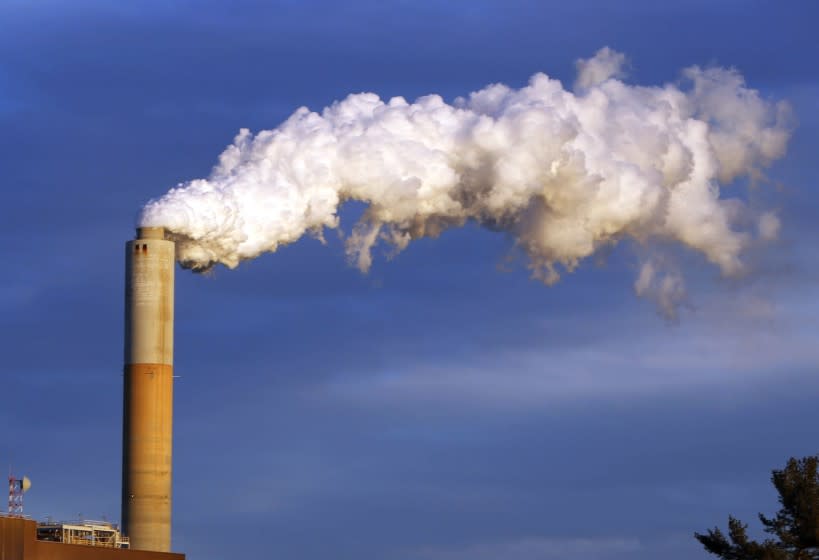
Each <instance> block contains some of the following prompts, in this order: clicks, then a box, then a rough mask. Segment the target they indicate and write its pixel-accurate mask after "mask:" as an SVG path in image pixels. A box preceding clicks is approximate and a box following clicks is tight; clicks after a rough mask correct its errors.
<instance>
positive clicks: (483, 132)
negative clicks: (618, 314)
mask: <svg viewBox="0 0 819 560" xmlns="http://www.w3.org/2000/svg"><path fill="white" fill-rule="evenodd" d="M624 63H625V57H624V56H623V55H622V54H620V53H617V52H615V51H612V50H610V49H608V48H604V49H602V50H600V51H599V52H598V53H597V54H596V55H595V56H594V57H593V58H591V59H588V60H580V61H578V62H577V70H578V77H577V80H576V83H575V87H574V91H568V90H566V89H564V88H563V86H562V85H561V83H560V82H559V81H557V80H554V79H552V78H549V77H548V76H546V75H545V74H535V75H534V76H532V78H531V80H530V81H529V85H528V86H526V87H524V88H522V89H517V90H516V89H511V88H509V87H507V86H504V85H501V84H495V85H490V86H488V87H486V88H484V89H482V90H480V91H477V92H475V93H472V94H470V95H469V97H467V98H458V99H456V100H455V102H454V103H453V104H451V105H450V104H447V103H445V102H444V100H443V99H442V98H441V97H439V96H438V95H428V96H425V97H421V98H420V99H418V100H416V101H415V102H414V103H408V102H407V101H406V100H404V99H403V98H401V97H394V98H392V99H390V100H389V101H387V102H384V101H382V100H381V99H379V97H378V96H377V95H374V94H372V93H360V94H356V95H350V96H349V97H347V98H346V99H345V100H344V101H341V102H337V103H334V104H333V105H331V106H330V107H327V108H326V109H324V110H323V111H322V112H321V114H319V113H315V112H311V111H309V110H308V109H307V108H300V109H298V110H297V111H296V112H295V113H294V114H293V115H292V116H291V117H290V118H289V119H287V121H285V122H284V123H283V124H281V125H280V126H279V127H277V128H275V129H273V130H265V131H262V132H259V133H258V134H256V135H255V136H253V135H252V134H251V133H250V132H249V131H248V130H246V129H243V130H241V131H240V132H239V134H238V135H237V136H236V138H235V140H234V143H233V145H231V146H229V147H228V148H227V149H226V150H225V151H224V152H223V153H222V155H221V156H220V158H219V163H218V165H216V167H215V168H214V169H213V171H212V173H211V175H210V177H209V178H208V179H196V180H193V181H190V182H188V183H184V184H181V185H179V186H178V187H176V188H174V189H172V190H171V191H169V192H168V193H167V194H165V195H164V196H162V197H161V198H159V199H156V200H153V201H151V202H149V203H148V204H147V205H146V206H145V208H144V209H143V212H142V215H141V216H140V219H139V222H140V225H143V226H164V227H166V228H167V229H169V230H170V231H171V232H173V235H174V236H175V239H176V240H177V242H178V258H179V260H180V262H181V263H182V264H183V265H184V266H186V267H190V268H193V269H196V270H201V269H207V268H209V267H211V266H213V265H214V264H216V263H222V264H224V265H226V266H228V267H230V268H233V267H235V266H236V265H238V264H239V262H241V261H242V260H245V259H251V258H254V257H257V256H259V255H260V254H262V253H265V252H268V251H275V250H276V249H277V248H278V247H279V246H281V245H284V244H287V243H292V242H294V241H296V240H297V239H299V238H300V237H301V236H303V235H304V234H305V233H312V234H314V235H317V236H321V232H322V231H323V229H324V228H336V227H338V225H339V218H338V210H339V207H340V205H341V204H342V203H343V202H344V201H346V200H358V201H363V202H365V203H366V204H367V205H368V207H367V210H366V212H365V213H364V215H363V217H362V218H361V220H360V222H359V223H358V224H357V225H356V226H355V227H354V228H353V231H352V232H351V234H350V235H348V236H347V239H346V248H347V252H348V255H349V256H350V258H351V260H352V261H353V262H354V263H355V264H356V265H357V266H358V267H359V268H360V269H361V270H363V271H366V270H367V269H368V268H369V267H370V265H371V253H372V248H373V246H374V245H375V244H376V243H378V242H379V241H383V242H386V243H388V244H391V245H393V246H394V247H395V249H396V250H402V249H404V248H405V247H406V246H407V245H408V244H409V243H410V241H412V240H413V239H417V238H419V237H423V236H436V235H438V234H439V233H441V232H442V231H443V230H445V229H447V228H450V227H457V226H461V225H463V224H464V223H465V222H467V221H469V220H473V221H474V222H477V223H479V224H481V225H483V226H485V227H487V228H490V229H492V230H499V231H504V232H507V233H508V234H510V235H511V236H512V237H513V238H514V240H515V242H516V244H517V245H518V246H519V247H520V248H521V249H522V250H523V251H524V252H525V253H526V254H527V255H528V257H529V266H530V267H531V269H532V271H533V274H534V276H536V277H537V278H539V279H542V280H543V281H545V282H549V283H551V282H554V281H555V280H557V278H558V275H559V272H558V271H559V268H560V267H562V268H564V269H566V270H572V269H573V268H574V267H575V266H577V264H578V262H579V261H580V260H581V259H583V258H585V257H588V256H589V255H591V254H593V253H594V252H595V251H596V250H597V249H599V248H601V247H604V246H607V245H611V244H613V243H616V242H617V241H619V240H621V239H625V238H631V239H634V240H637V241H638V242H640V243H646V242H649V241H651V240H662V241H676V242H679V243H681V244H682V245H684V246H687V247H689V248H691V249H694V250H696V251H699V252H701V253H702V254H703V255H704V256H705V257H706V258H707V259H708V260H709V261H711V262H712V263H714V264H715V265H716V266H718V267H719V268H720V270H721V271H722V272H723V273H724V274H726V275H733V274H737V273H739V272H740V271H741V270H742V268H743V265H742V261H741V255H742V252H743V250H744V249H745V248H746V247H747V246H748V245H749V244H750V243H751V242H752V241H753V239H754V237H757V238H760V239H769V238H771V237H773V236H775V235H776V232H777V230H778V227H779V222H778V220H777V218H776V216H775V215H774V214H772V213H763V214H757V215H753V214H752V213H751V211H750V209H748V208H747V207H746V206H745V205H744V204H743V203H742V202H741V201H739V200H738V199H731V198H729V199H724V198H720V185H726V184H728V183H730V182H731V181H733V180H734V179H735V178H737V177H740V176H749V177H751V178H752V179H753V178H756V177H758V176H759V174H760V169H761V168H762V167H764V166H766V165H768V164H770V163H771V162H772V161H773V160H774V159H776V158H778V157H780V156H782V155H783V154H784V152H785V148H786V144H787V140H788V136H789V130H788V127H787V123H786V121H787V118H786V117H787V107H786V106H785V105H784V104H783V103H779V104H772V103H769V102H766V101H765V100H763V99H761V98H760V96H759V94H758V93H757V92H756V91H754V90H751V89H748V88H746V87H745V83H744V81H743V79H742V77H741V76H740V75H739V74H738V73H737V72H735V71H733V70H726V69H722V68H709V69H702V68H699V67H692V68H688V69H687V70H685V71H684V72H683V80H682V83H683V85H682V86H680V87H678V86H676V85H665V86H662V87H642V86H633V85H628V84H626V83H624V82H623V81H621V76H622V72H621V70H622V66H623V64H624ZM752 220H756V222H755V223H754V222H753V221H752ZM635 289H636V290H637V291H638V292H639V293H644V294H652V293H653V294H655V296H656V297H657V298H658V299H660V300H661V301H662V299H663V298H671V300H670V301H671V303H669V305H672V306H673V301H674V300H676V299H679V297H680V294H681V293H683V292H684V290H683V287H682V284H681V280H680V279H679V278H676V277H673V278H672V277H667V276H666V277H664V276H663V274H662V273H661V271H660V270H659V269H658V267H656V266H654V265H653V264H652V263H647V264H646V265H645V266H644V267H643V269H642V270H641V272H640V275H639V278H638V279H637V282H636V284H635Z"/></svg>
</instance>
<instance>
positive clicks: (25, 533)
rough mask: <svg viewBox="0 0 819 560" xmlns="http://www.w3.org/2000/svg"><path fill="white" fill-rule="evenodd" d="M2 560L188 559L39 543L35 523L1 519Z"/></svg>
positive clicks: (164, 553) (0, 550)
mask: <svg viewBox="0 0 819 560" xmlns="http://www.w3.org/2000/svg"><path fill="white" fill-rule="evenodd" d="M0 560H185V555H184V554H175V553H172V552H151V551H147V550H128V549H118V548H101V547H94V546H83V545H79V544H62V543H55V542H46V541H38V540H37V523H36V522H35V521H32V520H30V519H21V518H17V517H3V516H0Z"/></svg>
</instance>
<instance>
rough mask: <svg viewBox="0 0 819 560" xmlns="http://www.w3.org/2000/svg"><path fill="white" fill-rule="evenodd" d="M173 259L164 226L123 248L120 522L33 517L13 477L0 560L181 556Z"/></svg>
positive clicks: (0, 533) (0, 531) (0, 527)
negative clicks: (174, 500) (174, 521)
mask: <svg viewBox="0 0 819 560" xmlns="http://www.w3.org/2000/svg"><path fill="white" fill-rule="evenodd" d="M175 264H176V257H175V244H174V242H173V241H170V240H166V239H165V231H164V229H163V228H139V229H137V235H136V239H134V240H131V241H128V242H127V243H126V245H125V356H124V368H123V379H124V383H123V421H122V525H121V527H118V526H116V525H114V524H111V523H107V522H99V521H79V522H73V523H69V522H52V521H48V522H43V523H38V522H36V521H34V520H31V519H28V518H26V517H25V516H24V515H23V511H22V494H23V492H25V490H27V488H28V485H30V483H29V481H28V479H27V478H25V477H23V478H22V479H16V478H14V477H12V476H9V512H8V514H5V515H4V514H0V560H74V559H82V560H117V559H125V560H151V559H155V560H184V558H185V556H184V555H183V554H178V553H172V552H170V550H171V475H172V456H173V454H172V435H173V327H174V320H173V319H174V317H173V311H174V267H175Z"/></svg>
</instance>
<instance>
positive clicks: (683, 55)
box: [0, 0, 819, 560]
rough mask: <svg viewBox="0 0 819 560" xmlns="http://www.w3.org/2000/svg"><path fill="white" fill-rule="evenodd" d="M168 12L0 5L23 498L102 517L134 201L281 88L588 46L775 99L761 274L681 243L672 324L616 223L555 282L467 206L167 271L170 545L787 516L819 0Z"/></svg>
mask: <svg viewBox="0 0 819 560" xmlns="http://www.w3.org/2000/svg"><path fill="white" fill-rule="evenodd" d="M166 4H167V3H162V2H143V3H140V7H134V6H123V5H121V4H120V3H113V2H110V3H109V2H102V1H80V2H76V1H75V2H63V1H43V2H30V1H21V0H6V1H5V2H3V3H2V4H0V170H2V184H3V187H2V189H3V190H2V192H3V202H2V206H0V209H2V220H0V233H2V236H3V238H4V243H3V244H2V249H1V251H2V258H3V261H4V262H5V267H4V274H3V275H2V277H0V324H1V325H2V333H3V336H2V337H1V338H0V351H2V355H3V356H4V360H3V365H2V368H1V371H2V383H0V395H2V396H3V398H2V402H3V405H2V406H0V425H2V426H4V427H5V428H6V429H4V430H2V435H0V461H5V462H8V463H11V464H13V465H14V467H15V469H16V471H17V472H20V473H26V474H28V475H29V476H30V477H31V478H32V479H33V481H34V487H33V489H32V490H31V492H30V493H29V494H28V495H27V497H26V509H27V511H28V513H30V514H31V515H33V516H35V517H44V516H46V515H52V516H55V517H58V518H71V517H75V516H76V515H77V514H78V513H82V514H83V515H84V516H86V517H90V518H97V517H100V516H103V515H105V516H107V517H108V518H110V519H117V518H118V516H119V483H120V452H121V447H120V446H121V441H120V438H121V435H120V430H121V375H120V372H121V367H122V365H121V361H122V299H123V298H122V292H123V266H122V264H123V255H122V251H123V245H124V242H125V241H126V240H127V239H128V238H130V237H131V236H132V235H133V229H132V228H133V224H134V220H135V216H136V214H137V212H138V210H139V208H140V207H141V205H142V204H144V203H145V202H146V201H147V200H148V199H150V198H152V197H155V196H158V195H160V194H162V193H163V192H165V190H167V188H168V187H169V186H172V185H174V184H176V183H178V182H180V181H184V180H187V179H190V178H194V177H202V176H206V175H207V173H208V172H209V170H210V168H211V166H212V165H213V164H214V163H215V162H216V158H217V156H218V154H219V153H220V152H221V150H222V149H223V148H224V147H225V146H226V145H227V144H229V143H230V141H231V140H232V138H233V136H234V134H235V133H236V132H237V131H238V129H239V128H241V127H247V128H250V129H251V130H261V129H265V128H272V127H274V126H276V125H277V124H278V123H280V122H281V121H282V120H283V119H285V118H286V117H287V116H288V115H289V114H290V113H291V112H292V111H293V110H294V109H296V108H297V107H299V106H301V105H307V106H308V107H310V108H313V109H320V108H321V107H323V106H324V105H326V104H328V103H331V102H332V101H333V100H335V99H338V98H341V97H343V96H345V95H347V94H348V93H351V92H359V91H374V92H376V93H378V94H379V95H381V96H382V97H385V98H386V97H390V96H393V95H403V96H405V97H407V98H414V97H416V96H419V95H422V94H426V93H431V92H437V93H440V94H441V95H443V96H444V97H445V98H446V99H453V98H454V97H456V96H458V95H463V94H466V93H468V92H470V91H472V90H475V89H478V88H480V87H482V86H483V85H485V84H487V83H491V82H504V83H507V84H510V85H512V86H521V85H523V84H525V83H526V80H527V79H528V77H529V76H530V75H531V74H533V73H535V72H537V71H543V72H546V73H547V74H549V75H551V76H554V77H556V78H558V79H561V80H563V81H564V83H566V84H571V82H572V81H573V79H574V61H575V60H576V59H578V58H580V57H589V56H591V55H592V54H593V53H594V52H595V51H597V50H598V49H599V48H601V47H603V46H609V47H611V48H614V49H617V50H619V51H621V52H624V53H625V54H626V55H627V56H628V57H629V60H630V72H629V78H628V79H629V81H630V82H632V83H640V84H660V83H664V82H668V81H675V80H677V79H678V78H679V72H680V70H681V69H682V68H684V67H686V66H689V65H692V64H700V65H708V64H721V65H725V66H732V67H736V68H737V69H738V70H740V71H741V72H742V73H743V75H744V76H745V77H746V79H747V81H748V83H749V85H750V86H751V87H754V88H757V89H759V90H760V91H761V92H762V94H763V96H765V97H766V98H770V99H787V100H788V101H789V102H790V103H791V105H792V106H793V110H794V114H795V116H796V121H797V122H798V126H797V128H796V129H795V132H794V134H793V137H792V140H791V143H790V146H789V150H788V154H787V155H786V156H785V157H784V158H783V159H782V160H780V161H779V162H778V163H777V164H776V165H775V166H774V167H772V168H771V169H769V170H768V176H769V179H770V181H768V182H767V183H766V184H764V185H762V186H760V187H758V188H757V189H756V190H753V191H751V193H750V194H746V195H743V196H744V197H746V198H748V199H749V200H752V201H757V200H758V201H760V203H764V204H766V205H768V206H770V207H773V208H776V209H778V211H779V213H780V216H781V218H782V222H783V227H782V232H781V236H780V240H779V242H777V244H776V245H774V246H773V247H769V248H768V249H767V250H765V251H759V252H755V253H754V254H753V255H751V256H750V259H751V264H752V266H753V271H754V272H753V274H751V275H749V276H748V277H747V278H743V279H742V280H739V281H736V280H734V281H727V280H724V279H721V278H720V277H719V273H718V271H717V270H716V269H714V268H713V267H712V266H709V265H708V264H707V263H706V262H705V261H704V259H702V258H700V257H697V256H693V255H681V256H680V258H681V262H682V263H683V265H684V269H685V273H686V278H687V281H688V288H689V300H690V301H689V306H688V307H687V308H686V309H685V310H684V311H683V313H682V314H681V316H680V318H679V320H678V321H677V322H676V323H669V322H668V321H666V320H664V319H663V318H662V317H660V316H659V315H658V314H657V312H656V310H655V308H654V307H653V306H652V304H651V303H649V302H647V301H645V300H641V299H639V298H637V297H636V296H635V295H634V294H633V288H632V284H633V281H634V277H635V275H636V271H637V268H638V258H637V250H636V249H635V248H634V247H630V246H628V245H622V246H619V247H617V248H616V249H615V250H614V251H612V252H611V254H609V255H607V256H606V258H605V259H604V260H603V261H601V262H597V261H594V260H590V261H588V262H585V263H583V265H582V266H581V267H580V268H579V269H578V270H577V271H576V272H574V273H572V274H568V275H565V277H564V278H563V279H562V280H561V282H560V283H558V284H557V285H556V286H553V287H550V288H547V287H545V286H544V285H542V284H541V283H539V282H536V281H533V280H530V279H529V277H528V273H527V270H526V268H525V266H523V264H522V263H521V262H520V260H518V261H516V262H513V263H512V264H511V265H508V266H507V264H506V263H505V257H506V256H507V255H508V254H509V253H510V249H511V242H510V240H509V239H508V238H506V237H505V236H503V235H500V234H495V233H491V232H487V231H483V230H480V229H478V228H477V227H474V226H467V227H465V228H463V229H461V230H453V231H449V232H447V233H446V234H444V235H443V236H441V237H440V238H438V239H434V240H431V239H424V240H421V241H419V242H417V243H415V244H413V245H412V246H411V247H410V248H409V249H407V250H406V251H404V252H403V253H401V254H400V255H398V256H397V257H396V258H394V259H392V260H388V259H387V258H386V257H385V256H384V255H378V257H377V258H376V260H375V264H374V267H373V270H372V271H371V272H370V273H369V274H368V275H362V274H361V273H359V272H358V271H357V270H355V269H353V268H352V267H349V266H348V265H347V264H346V261H345V256H344V249H343V246H342V243H341V242H340V241H339V240H338V239H337V238H336V237H335V236H334V235H330V236H328V243H327V246H322V245H321V244H319V243H318V242H317V241H315V240H313V239H303V240H301V241H299V242H298V243H296V244H294V245H291V246H287V247H285V248H283V249H281V250H280V251H279V252H277V253H276V254H273V255H266V256H263V257H261V258H259V259H257V260H255V261H252V262H248V263H245V264H243V265H242V266H240V267H239V268H238V269H237V270H235V271H228V270H226V269H222V268H220V269H217V270H215V272H214V273H213V274H211V275H209V276H198V275H194V274H191V273H188V272H185V271H179V272H178V277H177V323H176V346H177V353H176V370H177V373H178V374H179V375H180V376H181V378H180V379H178V382H177V385H176V402H175V404H176V415H175V422H176V424H175V464H174V467H175V473H174V476H175V479H174V482H175V496H174V499H175V502H174V522H175V525H174V548H175V549H177V550H180V551H183V552H186V553H188V555H189V557H190V558H192V559H196V560H199V559H201V560H210V559H222V558H231V557H274V556H275V557H285V558H289V559H292V560H312V559H318V558H327V557H331V558H335V559H339V560H342V559H347V558H350V559H352V558H357V559H358V558H373V559H383V560H461V559H469V560H484V559H487V560H490V559H491V560H495V559H504V560H547V559H552V558H560V559H571V558H577V559H583V560H588V559H591V560H594V559H601V560H609V559H624V558H634V559H649V558H657V557H663V558H668V559H671V560H674V559H683V558H686V559H687V558H705V557H706V555H705V553H704V552H701V551H700V549H699V545H697V543H696V542H695V541H694V539H693V537H692V533H693V532H694V531H702V530H704V529H706V528H708V527H711V526H714V525H715V524H719V525H724V524H725V520H726V517H727V515H728V513H733V514H735V515H737V516H739V517H741V518H744V519H746V520H748V521H753V518H754V515H755V513H756V512H757V511H764V512H772V511H773V510H774V509H775V506H776V502H775V496H774V494H773V491H772V489H771V488H769V486H770V485H769V483H768V477H769V471H770V469H772V468H775V467H778V466H780V465H782V464H784V462H785V460H786V459H787V458H788V457H790V456H801V455H805V454H810V453H815V452H816V446H815V443H814V441H813V437H814V432H815V430H814V429H813V426H815V425H816V422H817V420H819V414H817V412H816V407H815V402H816V398H817V396H819V382H817V376H816V371H817V364H819V350H817V345H816V336H817V332H818V331H819V330H818V328H817V327H819V324H817V319H816V317H817V315H818V314H817V311H819V309H817V305H818V304H817V301H819V300H817V296H818V295H819V283H818V282H817V281H819V264H817V263H819V250H817V247H816V245H815V242H814V240H815V239H816V238H817V234H819V231H818V230H819V227H817V224H816V217H817V210H816V209H817V207H819V206H818V205H819V194H817V191H816V183H817V180H819V167H817V163H816V157H815V154H816V146H817V144H818V143H819V118H817V113H816V107H817V106H819V74H817V72H816V65H815V60H817V58H819V42H817V41H816V38H815V22H816V21H817V20H818V18H819V4H817V3H816V2H813V1H809V0H803V1H798V0H794V1H789V2H752V1H742V2H740V1H721V2H705V1H690V2H676V3H673V4H668V3H660V2H648V1H634V2H629V3H625V5H623V4H624V3H619V4H618V3H611V2H604V1H601V0H598V1H591V0H589V1H580V2H560V3H558V2H546V1H539V2H538V1H523V0H521V1H507V2H496V1H488V0H485V1H473V2H425V1H419V0H416V1H414V2H374V1H372V2H367V1H351V2H346V3H336V2H326V1H325V2H295V1H290V2H248V1H240V2H230V3H228V2H207V1H205V2H193V1H189V2H176V3H173V5H172V6H170V7H169V6H168V5H166ZM731 188H732V189H736V191H737V192H744V191H743V189H745V187H744V186H742V185H737V186H735V187H731ZM360 211H361V208H360V207H355V206H352V207H348V208H346V209H345V210H344V212H343V213H342V224H343V225H346V227H348V228H349V227H350V226H351V225H352V223H353V222H354V220H355V218H356V217H357V216H358V214H359V213H360ZM752 526H753V524H752Z"/></svg>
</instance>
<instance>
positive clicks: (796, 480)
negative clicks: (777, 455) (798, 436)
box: [694, 456, 819, 560]
mask: <svg viewBox="0 0 819 560" xmlns="http://www.w3.org/2000/svg"><path fill="white" fill-rule="evenodd" d="M817 466H819V457H817V456H810V457H804V458H803V459H794V458H791V459H790V460H788V464H787V465H786V466H785V468H784V469H782V470H781V471H780V470H774V471H773V472H772V475H771V482H772V483H773V485H774V487H775V488H776V491H777V492H778V493H779V505H780V506H781V507H780V509H779V511H778V512H777V513H776V515H775V516H773V517H770V518H769V517H765V516H764V515H762V514H761V513H760V514H759V520H760V521H761V522H762V526H763V528H764V529H765V532H766V533H768V534H769V535H771V537H770V538H767V539H765V540H764V541H762V542H757V541H753V540H751V539H749V538H748V534H747V529H748V525H747V524H745V523H742V522H741V521H739V520H738V519H735V518H734V517H731V516H729V517H728V535H727V537H726V535H725V534H723V532H722V531H720V530H719V528H717V527H715V528H713V529H709V530H708V532H707V533H705V534H700V533H694V536H695V537H696V539H697V540H698V541H700V543H702V545H703V546H704V547H705V550H707V551H708V552H710V553H711V554H714V555H716V556H719V557H720V558H723V559H724V560H819V477H817Z"/></svg>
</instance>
